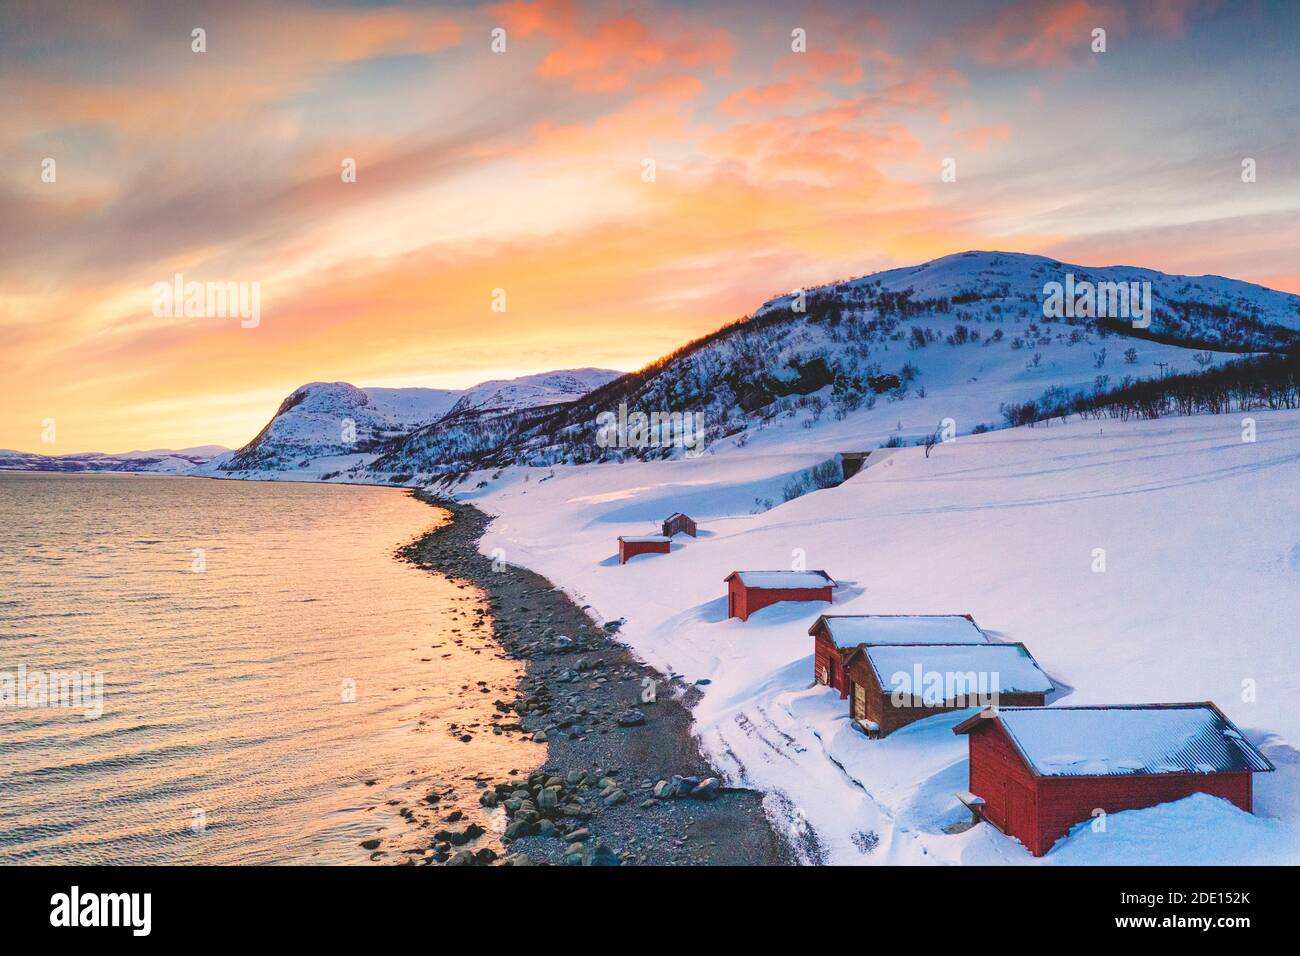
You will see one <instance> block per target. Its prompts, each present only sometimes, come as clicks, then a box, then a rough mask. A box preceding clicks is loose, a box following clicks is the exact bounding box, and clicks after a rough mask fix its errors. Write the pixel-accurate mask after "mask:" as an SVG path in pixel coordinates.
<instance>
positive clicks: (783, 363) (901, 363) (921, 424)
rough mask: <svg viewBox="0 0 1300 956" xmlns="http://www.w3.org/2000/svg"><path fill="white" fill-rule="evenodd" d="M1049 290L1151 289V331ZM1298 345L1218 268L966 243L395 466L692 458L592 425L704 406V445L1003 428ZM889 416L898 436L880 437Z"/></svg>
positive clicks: (1298, 304) (1268, 304)
mask: <svg viewBox="0 0 1300 956" xmlns="http://www.w3.org/2000/svg"><path fill="white" fill-rule="evenodd" d="M1051 283H1060V284H1061V285H1062V286H1063V287H1064V288H1083V287H1084V286H1083V284H1084V283H1089V284H1093V285H1097V284H1100V283H1117V284H1118V283H1139V286H1138V288H1139V290H1144V289H1145V288H1146V287H1144V286H1142V285H1141V284H1142V283H1150V287H1149V291H1150V311H1149V315H1148V316H1147V317H1148V318H1149V320H1150V321H1149V325H1147V326H1146V327H1142V326H1143V325H1144V323H1142V322H1141V321H1139V323H1138V326H1137V327H1135V325H1134V322H1133V321H1132V320H1131V319H1122V320H1121V319H1116V318H1115V317H1114V316H1105V317H1098V318H1094V317H1088V316H1083V315H1077V314H1069V313H1067V314H1063V315H1059V316H1056V315H1050V314H1047V313H1048V311H1049V310H1047V309H1045V307H1044V303H1045V299H1047V298H1048V296H1047V292H1046V290H1047V289H1048V287H1049V285H1050V284H1051ZM1138 304H1139V305H1140V303H1138ZM1297 343H1300V296H1295V295H1290V294H1288V293H1283V292H1276V291H1273V290H1271V289H1266V288H1263V287H1261V286H1256V285H1251V284H1250V283H1246V282H1240V281H1237V280H1233V279H1224V278H1220V277H1217V276H1202V277H1189V276H1171V275H1165V274H1163V273H1159V272H1154V271H1152V270H1149V269H1137V268H1132V267H1128V266H1115V267H1108V268H1088V267H1084V266H1074V265H1069V264H1067V263H1061V262H1057V261H1056V260H1053V259H1047V258H1044V257H1042V256H1031V255H1021V254H1015V253H999V252H966V253H960V254H957V255H952V256H946V257H944V258H942V259H936V260H934V261H933V262H929V263H925V264H923V265H920V266H916V267H910V268H906V269H894V270H890V271H888V272H881V273H876V274H874V275H871V276H866V277H864V278H859V279H852V280H847V281H844V282H838V283H834V284H831V285H827V286H822V287H819V288H815V289H808V290H805V291H803V292H802V293H799V294H787V295H783V296H779V297H777V298H774V299H771V300H769V301H768V302H766V303H764V304H763V305H762V306H761V307H760V308H758V309H757V310H756V311H755V312H754V313H753V314H752V315H751V316H748V317H746V318H744V319H741V320H740V321H738V322H735V323H732V324H731V325H728V326H726V327H724V328H722V329H719V330H718V331H716V332H714V333H712V334H710V335H707V336H704V337H703V338H701V339H698V340H696V341H694V342H691V343H688V344H687V345H685V346H683V347H682V348H680V349H678V350H677V351H676V352H674V353H673V354H672V355H669V356H667V357H665V358H663V359H661V360H660V361H658V362H655V363H653V364H652V365H650V366H648V367H647V368H645V369H643V370H641V371H639V372H635V373H632V374H630V375H626V376H623V377H622V378H619V379H617V380H615V381H613V382H611V383H609V384H608V385H606V386H604V387H602V388H598V389H595V390H594V391H592V392H590V393H589V394H588V395H586V396H584V397H583V398H582V399H580V400H579V401H576V402H574V403H572V404H570V405H567V406H564V407H561V408H559V409H557V410H555V411H554V412H553V413H552V414H548V415H544V416H531V417H521V418H519V419H517V420H516V421H515V422H513V423H499V424H501V425H502V426H503V427H500V428H498V429H497V431H496V433H495V435H493V436H485V437H484V440H481V441H478V442H476V443H463V444H461V445H458V446H456V447H445V446H444V447H440V448H439V449H438V452H439V455H440V456H441V465H442V468H441V469H437V468H431V467H429V466H430V465H431V464H433V462H432V461H431V456H429V455H424V456H420V455H410V456H406V458H405V459H402V464H404V465H405V466H406V467H408V468H411V469H412V470H415V471H426V472H427V471H438V470H442V471H444V472H446V471H457V470H468V469H469V468H474V467H484V468H485V467H502V466H507V465H511V464H530V465H540V466H546V465H553V464H559V463H566V462H584V461H598V460H603V461H609V460H615V461H617V460H624V459H627V458H639V459H643V460H645V459H651V458H663V457H676V456H680V455H682V454H684V453H685V450H686V449H684V448H682V447H662V446H660V445H654V444H651V445H649V446H643V447H637V448H632V447H617V446H615V447H610V446H609V445H608V443H604V444H602V443H601V441H599V440H598V439H599V438H600V436H599V432H598V428H597V427H596V423H597V421H598V419H599V418H600V416H601V415H602V414H609V415H617V414H619V413H620V410H621V409H622V408H623V407H626V409H627V410H628V412H629V413H632V412H636V411H640V412H643V413H645V414H647V415H650V414H653V413H655V412H661V413H664V412H667V413H679V414H689V415H696V414H698V415H699V416H701V418H700V420H701V421H702V422H703V424H704V427H705V429H706V431H707V437H708V445H709V447H710V448H713V449H715V450H720V449H722V448H725V447H728V445H729V444H734V443H741V444H743V443H747V442H749V441H751V440H761V439H762V436H763V435H764V434H765V433H766V432H767V431H768V430H769V429H771V428H773V427H778V426H780V425H781V424H782V423H783V422H786V421H790V420H793V421H795V422H796V423H797V424H799V425H801V426H802V427H805V428H809V429H811V432H810V434H809V435H808V437H807V440H808V441H809V442H810V443H812V442H819V441H822V440H823V439H826V438H827V437H828V436H829V435H830V432H828V431H827V430H825V429H818V428H815V427H814V426H816V425H817V424H818V423H819V422H821V421H822V419H823V416H825V417H828V418H833V419H834V420H835V421H837V422H840V421H845V420H849V421H851V422H852V423H853V425H852V427H851V428H849V429H848V430H849V431H850V432H851V433H856V434H857V435H858V436H859V437H858V439H857V441H858V442H862V441H864V440H868V439H869V440H871V441H878V440H885V439H888V438H896V439H898V440H902V439H908V440H912V439H915V438H916V437H918V436H920V435H924V434H928V433H930V432H933V431H934V430H935V428H936V427H937V426H938V424H939V423H940V422H942V421H944V420H945V419H951V420H952V422H953V425H954V427H955V428H956V429H957V431H958V432H959V433H966V432H971V431H975V430H979V429H985V428H989V427H995V426H999V425H1002V424H1004V409H1005V407H1007V406H1010V405H1016V404H1019V403H1024V402H1027V401H1030V400H1033V399H1037V398H1039V397H1040V396H1042V395H1044V394H1045V393H1051V394H1053V395H1056V396H1060V395H1071V396H1074V395H1078V394H1086V395H1091V394H1094V393H1097V392H1106V391H1108V390H1113V389H1115V388H1117V387H1120V386H1123V385H1126V384H1128V383H1131V382H1133V381H1138V380H1141V379H1150V378H1158V377H1162V376H1167V375H1170V374H1172V373H1176V372H1192V371H1197V370H1200V369H1202V368H1205V367H1209V366H1213V365H1217V364H1222V363H1223V362H1225V361H1227V360H1229V359H1231V358H1234V357H1237V356H1238V355H1240V354H1242V353H1248V352H1268V351H1281V350H1284V349H1287V348H1294V347H1295V346H1296V345H1297ZM873 409H875V410H877V411H876V412H875V413H874V414H868V413H871V412H872V410H873ZM884 423H887V424H888V425H889V426H890V428H889V432H896V433H897V434H896V435H893V434H890V433H888V432H887V433H883V434H882V433H881V428H880V425H882V424H884ZM508 424H512V425H513V426H514V427H513V428H511V427H504V426H505V425H508ZM864 429H865V430H867V431H870V432H871V433H872V434H871V435H867V434H863V432H864ZM832 431H833V430H832ZM841 431H843V429H841ZM493 441H495V447H491V446H492V444H493ZM400 457H401V456H398V457H397V458H393V459H391V461H392V463H393V464H397V463H398V459H399V458H400ZM386 460H389V459H386Z"/></svg>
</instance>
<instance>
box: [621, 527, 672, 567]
mask: <svg viewBox="0 0 1300 956" xmlns="http://www.w3.org/2000/svg"><path fill="white" fill-rule="evenodd" d="M671 548H672V542H671V541H669V540H668V539H667V538H665V537H664V536H663V535H659V534H643V535H619V536H618V563H619V564H627V563H628V561H630V560H632V559H633V558H635V557H636V556H637V555H638V554H667V553H668V552H669V550H670V549H671Z"/></svg>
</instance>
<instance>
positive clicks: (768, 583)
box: [724, 571, 835, 588]
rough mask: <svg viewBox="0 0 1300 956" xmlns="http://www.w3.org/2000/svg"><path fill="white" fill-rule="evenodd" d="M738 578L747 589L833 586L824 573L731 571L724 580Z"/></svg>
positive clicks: (833, 583)
mask: <svg viewBox="0 0 1300 956" xmlns="http://www.w3.org/2000/svg"><path fill="white" fill-rule="evenodd" d="M734 577H739V578H740V583H741V584H743V585H744V586H745V587H747V588H824V587H826V585H828V584H829V585H831V586H832V587H833V586H834V585H835V582H834V581H832V580H831V576H830V575H829V574H827V573H826V572H825V571H732V572H731V573H730V574H728V575H727V576H726V578H724V580H726V581H730V580H731V579H732V578H734Z"/></svg>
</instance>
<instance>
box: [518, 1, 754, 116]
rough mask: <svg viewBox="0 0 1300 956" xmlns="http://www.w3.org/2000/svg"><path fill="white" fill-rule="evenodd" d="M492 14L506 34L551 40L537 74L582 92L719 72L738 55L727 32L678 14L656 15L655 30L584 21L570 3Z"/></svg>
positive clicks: (630, 20)
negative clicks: (663, 73)
mask: <svg viewBox="0 0 1300 956" xmlns="http://www.w3.org/2000/svg"><path fill="white" fill-rule="evenodd" d="M492 12H493V13H495V14H496V15H497V16H499V17H500V18H501V19H502V20H503V21H504V22H505V24H506V29H507V35H509V34H510V33H511V32H516V33H518V34H519V35H520V36H522V37H525V38H527V37H530V36H532V35H534V34H541V35H543V36H545V37H546V38H547V39H549V40H551V41H552V47H551V49H550V50H549V52H547V54H546V55H545V56H544V57H543V58H542V60H541V62H540V63H539V64H538V66H537V75H538V76H540V77H543V78H546V79H561V80H567V81H568V82H569V83H570V84H571V85H572V87H573V88H574V89H575V90H577V91H578V92H581V93H616V92H619V91H622V90H624V89H627V88H628V87H629V85H630V84H631V83H632V82H633V81H636V80H643V79H645V78H646V77H647V76H651V75H653V74H655V73H656V72H657V71H659V70H661V69H672V70H676V71H681V70H687V69H694V68H699V67H713V68H714V69H715V70H720V69H722V68H724V67H725V66H726V65H727V64H728V63H730V61H731V60H732V58H733V57H734V55H735V45H734V43H733V42H732V39H731V36H730V35H729V34H728V33H727V32H726V31H724V30H721V29H719V28H717V27H714V26H712V25H710V24H708V23H706V22H700V21H696V20H691V19H685V18H684V17H683V16H681V15H677V14H667V13H664V14H658V15H656V16H655V18H654V26H653V27H652V26H650V25H649V24H648V23H647V22H645V21H644V20H642V19H637V18H635V17H632V16H627V15H614V16H605V17H596V18H584V17H582V16H581V15H580V14H579V12H578V9H577V8H576V7H575V5H574V4H573V3H572V2H569V0H537V2H534V3H508V4H503V5H501V6H497V7H494V8H492Z"/></svg>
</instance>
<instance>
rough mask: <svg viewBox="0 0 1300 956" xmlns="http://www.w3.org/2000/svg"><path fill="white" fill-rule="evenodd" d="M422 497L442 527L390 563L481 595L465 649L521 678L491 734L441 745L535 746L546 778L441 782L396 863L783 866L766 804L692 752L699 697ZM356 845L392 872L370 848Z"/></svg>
mask: <svg viewBox="0 0 1300 956" xmlns="http://www.w3.org/2000/svg"><path fill="white" fill-rule="evenodd" d="M417 497H419V498H421V500H424V501H426V502H427V503H428V504H431V505H434V506H436V507H439V508H443V509H445V510H446V511H447V512H449V513H450V520H449V521H447V522H445V523H443V524H442V525H440V526H439V527H437V528H435V529H434V530H432V531H430V532H428V533H427V534H425V535H423V536H422V537H420V538H419V539H417V540H416V541H414V542H412V543H411V544H409V545H406V546H404V547H403V548H402V549H400V551H399V552H398V553H399V556H400V557H401V558H403V559H405V560H408V561H410V562H412V563H413V564H415V565H417V566H419V567H421V568H423V569H425V570H428V571H430V572H433V573H438V574H442V575H446V576H447V577H449V578H452V579H454V580H456V581H458V582H463V583H465V584H466V585H467V586H470V587H473V588H477V589H479V590H480V591H481V592H482V594H483V595H484V596H485V597H484V603H483V604H482V605H481V606H480V607H478V608H477V609H476V610H475V611H474V612H473V628H474V630H475V634H474V636H475V637H476V638H479V639H481V638H484V637H488V638H489V639H490V641H491V642H492V643H493V644H495V645H496V646H497V647H499V648H500V650H501V652H503V653H504V654H505V655H507V656H508V657H510V658H512V659H514V660H516V661H518V662H520V663H521V664H522V665H523V667H524V675H523V677H522V679H521V681H520V683H519V685H518V687H517V689H510V692H509V693H501V694H500V696H499V697H498V698H497V699H496V700H495V702H494V704H495V708H496V712H497V715H498V716H497V719H496V720H494V721H493V722H492V724H491V726H490V727H489V728H485V727H481V726H480V727H474V728H459V727H453V728H448V732H450V733H459V732H462V731H463V732H464V733H465V734H466V736H470V735H472V734H475V733H482V732H490V733H493V734H508V735H520V736H523V737H525V738H527V739H530V740H532V741H534V742H535V743H536V744H537V748H538V750H537V753H538V764H539V765H540V766H536V765H535V766H532V767H521V768H518V769H517V770H513V771H512V772H511V773H510V774H509V775H508V776H507V777H506V778H505V779H490V778H489V777H486V776H482V777H476V778H474V779H473V780H472V781H469V783H470V784H471V787H465V786H463V785H461V784H446V785H444V786H442V787H438V788H435V789H434V790H432V791H431V792H430V793H428V794H427V795H425V796H424V797H423V799H422V800H421V801H419V805H417V807H416V808H411V807H402V808H401V810H400V811H399V813H400V814H401V816H402V817H403V818H404V819H405V820H406V822H407V823H408V824H410V825H411V826H412V827H414V828H415V833H416V834H418V840H419V843H418V844H417V845H407V846H405V847H402V848H401V849H400V850H399V854H400V856H401V857H402V858H404V859H405V860H406V861H409V862H412V863H426V864H438V863H442V864H448V865H483V864H489V863H508V864H512V865H528V864H571V865H587V866H591V865H620V864H622V865H627V864H641V865H710V864H713V865H764V864H766V865H771V864H784V863H789V862H792V858H791V855H790V853H789V851H788V848H787V846H786V844H785V842H784V841H783V840H782V838H781V837H780V836H778V834H777V833H775V832H774V831H773V829H772V827H771V826H770V824H769V821H768V818H767V816H766V814H765V813H764V811H763V807H762V795H761V794H759V793H757V792H754V791H751V790H744V789H735V788H729V787H725V786H723V785H722V783H721V780H720V778H719V776H718V775H717V774H716V773H715V772H714V770H713V769H712V768H711V767H710V766H709V764H708V762H707V761H706V760H705V759H704V758H703V757H702V755H701V754H700V751H699V747H698V745H697V742H696V740H695V738H694V737H693V736H692V734H691V714H690V709H689V702H690V698H691V694H693V693H698V691H697V690H695V688H693V687H688V686H685V685H683V684H682V683H681V682H680V681H676V680H673V679H671V677H670V676H665V675H664V674H661V673H659V672H658V671H656V670H654V669H653V668H650V667H648V666H646V665H645V664H643V663H641V662H640V661H638V660H637V659H636V658H635V657H634V656H633V655H632V653H631V652H630V651H629V649H628V648H627V647H626V646H625V645H623V644H621V643H620V642H619V641H618V640H617V637H616V635H617V632H618V626H619V624H620V623H621V622H620V621H611V622H607V623H605V624H603V625H602V624H600V623H598V622H597V621H596V620H595V619H594V618H593V617H592V616H590V615H589V614H588V610H589V609H588V608H585V607H579V606H577V605H576V604H575V603H574V602H573V601H572V600H571V599H570V598H569V597H568V596H567V595H566V594H564V593H563V592H562V591H560V590H558V589H556V588H554V587H553V586H552V585H551V583H550V582H549V581H548V580H546V579H545V578H543V577H542V576H540V575H538V574H536V573H534V572H532V571H529V570H527V569H525V568H520V567H512V566H510V565H509V564H506V563H504V562H502V561H494V560H493V559H492V558H490V557H488V556H485V555H483V554H480V553H479V550H478V540H479V538H480V536H481V535H482V533H483V531H484V529H485V528H486V526H487V524H488V522H489V521H490V518H489V517H488V516H487V515H486V514H484V513H483V512H482V511H479V510H478V509H477V508H474V507H472V506H470V505H466V504H461V503H457V502H452V501H446V500H443V499H439V498H436V497H433V496H429V495H427V494H425V493H422V492H420V493H417ZM463 690H464V692H465V693H479V694H487V693H492V692H493V691H494V690H495V691H497V692H498V693H500V692H501V691H503V690H506V689H505V688H490V687H487V686H469V687H466V688H464V689H463ZM543 748H544V749H543ZM430 836H431V837H432V842H431V843H430V842H429V839H428V838H429V837H430ZM384 842H385V843H392V842H394V841H393V840H391V839H386V840H385V841H384ZM402 842H408V843H409V841H402ZM363 846H365V848H366V849H368V850H373V851H375V852H374V853H373V854H372V857H373V858H376V859H382V858H384V857H390V861H391V856H392V855H391V854H389V853H388V852H387V849H388V848H385V850H380V849H379V847H380V842H379V841H373V842H372V841H367V844H363Z"/></svg>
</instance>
